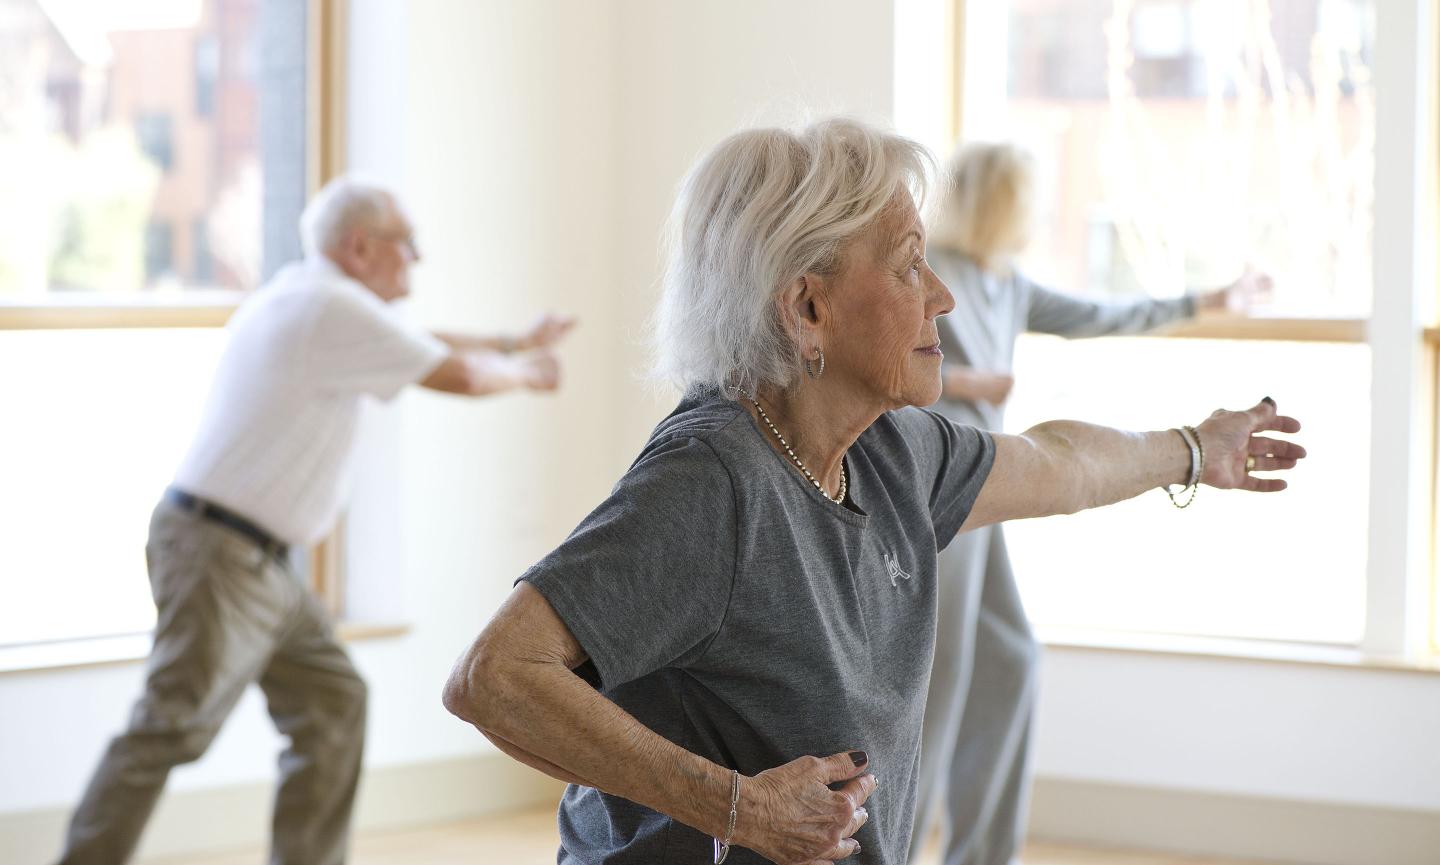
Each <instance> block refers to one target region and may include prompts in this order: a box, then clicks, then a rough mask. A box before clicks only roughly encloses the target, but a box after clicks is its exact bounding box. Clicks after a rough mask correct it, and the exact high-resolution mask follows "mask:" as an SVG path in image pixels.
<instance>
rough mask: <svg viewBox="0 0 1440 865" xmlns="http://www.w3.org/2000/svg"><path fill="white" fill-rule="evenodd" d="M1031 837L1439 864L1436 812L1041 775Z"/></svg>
mask: <svg viewBox="0 0 1440 865" xmlns="http://www.w3.org/2000/svg"><path fill="white" fill-rule="evenodd" d="M1030 835H1031V837H1034V838H1036V839H1039V840H1045V841H1059V842H1067V843H1078V844H1086V845H1095V846H1103V847H1116V848H1140V849H1149V850H1157V851H1165V852H1169V853H1181V854H1190V855H1198V856H1224V857H1234V858H1241V859H1252V860H1253V859H1264V860H1270V861H1274V862H1295V863H1305V865H1440V812H1434V811H1406V810H1398V809H1397V810H1392V809H1387V808H1370V807H1364V806H1352V805H1337V804H1332V803H1326V802H1301V801H1292V800H1285V799H1266V798H1260V797H1251V796H1232V795H1222V794H1212V793H1197V792H1191V791H1185V790H1166V789H1158V788H1150V787H1130V786H1123V785H1114V784H1098V783H1093V782H1088V781H1074V780H1064V779H1057V778H1040V779H1038V780H1037V781H1036V783H1035V790H1034V795H1033V799H1032V801H1031V806H1030Z"/></svg>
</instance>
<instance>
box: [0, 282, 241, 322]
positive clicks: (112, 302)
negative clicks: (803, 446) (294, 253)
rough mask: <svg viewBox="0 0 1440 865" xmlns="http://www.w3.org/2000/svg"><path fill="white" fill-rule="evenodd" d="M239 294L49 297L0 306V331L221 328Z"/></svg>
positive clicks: (203, 292) (215, 291) (202, 291)
mask: <svg viewBox="0 0 1440 865" xmlns="http://www.w3.org/2000/svg"><path fill="white" fill-rule="evenodd" d="M244 298H245V294H244V293H243V292H238V291H227V290H221V289H189V290H186V291H156V292H143V293H138V292H137V293H136V294H134V295H121V296H116V295H105V294H101V293H92V292H76V293H73V294H67V293H52V294H48V295H44V296H43V299H41V300H38V301H34V302H29V303H24V302H19V301H14V300H7V301H4V302H0V330H55V329H60V330H72V329H81V328H152V327H224V326H225V322H226V321H228V320H229V318H230V314H231V313H233V312H234V311H235V308H236V307H237V306H238V305H239V304H240V302H241V301H242V300H244Z"/></svg>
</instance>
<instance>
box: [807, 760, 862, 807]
mask: <svg viewBox="0 0 1440 865" xmlns="http://www.w3.org/2000/svg"><path fill="white" fill-rule="evenodd" d="M819 762H820V767H819V768H820V780H821V781H822V782H823V783H825V784H834V783H836V782H837V781H849V780H850V779H852V778H854V777H855V776H856V775H859V774H860V773H861V772H863V771H865V766H866V765H867V764H868V763H869V762H870V756H869V755H868V754H866V753H865V752H864V751H842V752H840V753H839V754H833V755H831V756H829V757H824V758H819ZM856 805H857V807H858V805H859V803H858V802H857V803H856Z"/></svg>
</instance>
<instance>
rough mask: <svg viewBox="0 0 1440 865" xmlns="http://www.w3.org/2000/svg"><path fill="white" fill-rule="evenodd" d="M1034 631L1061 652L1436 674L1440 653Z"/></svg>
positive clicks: (1083, 631)
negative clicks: (1416, 655) (1373, 652)
mask: <svg viewBox="0 0 1440 865" xmlns="http://www.w3.org/2000/svg"><path fill="white" fill-rule="evenodd" d="M1035 633H1036V637H1037V638H1038V639H1039V640H1040V642H1041V643H1043V644H1044V645H1045V647H1046V648H1047V649H1058V650H1061V651H1084V652H1117V653H1126V654H1140V655H1165V656H1177V655H1179V656H1188V657H1196V658H1218V659H1221V660H1227V661H1244V662H1258V663H1269V664H1297V665H1301V666H1321V667H1334V668H1338V669H1345V670H1382V671H1386V672H1401V673H1421V674H1431V675H1440V655H1437V654H1433V653H1432V654H1430V655H1426V656H1422V657H1419V658H1405V657H1397V656H1386V655H1367V654H1365V653H1364V652H1362V651H1361V650H1360V649H1359V648H1356V647H1354V646H1334V645H1323V644H1319V643H1287V642H1280V641H1268V640H1241V639H1229V638H1224V637H1192V636H1183V635H1179V634H1147V633H1139V632H1132V631H1108V630H1092V629H1084V628H1061V627H1036V629H1035Z"/></svg>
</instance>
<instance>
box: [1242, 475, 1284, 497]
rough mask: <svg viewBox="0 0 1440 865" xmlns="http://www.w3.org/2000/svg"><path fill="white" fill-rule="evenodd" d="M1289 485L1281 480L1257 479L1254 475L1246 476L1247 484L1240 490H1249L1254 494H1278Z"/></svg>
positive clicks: (1243, 484)
mask: <svg viewBox="0 0 1440 865" xmlns="http://www.w3.org/2000/svg"><path fill="white" fill-rule="evenodd" d="M1287 486H1289V484H1287V483H1285V482H1284V481H1282V480H1280V479H1279V478H1257V477H1255V476H1254V475H1246V476H1245V482H1244V483H1242V484H1241V485H1240V489H1242V490H1249V491H1250V492H1252V493H1278V492H1280V491H1281V490H1283V489H1285V488H1286V487H1287Z"/></svg>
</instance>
